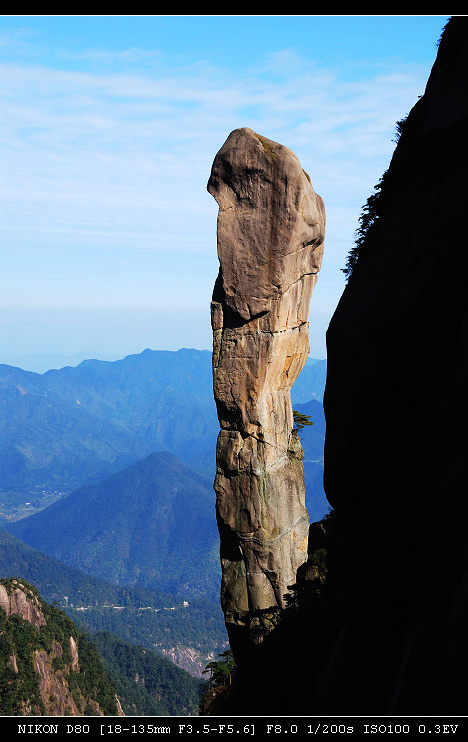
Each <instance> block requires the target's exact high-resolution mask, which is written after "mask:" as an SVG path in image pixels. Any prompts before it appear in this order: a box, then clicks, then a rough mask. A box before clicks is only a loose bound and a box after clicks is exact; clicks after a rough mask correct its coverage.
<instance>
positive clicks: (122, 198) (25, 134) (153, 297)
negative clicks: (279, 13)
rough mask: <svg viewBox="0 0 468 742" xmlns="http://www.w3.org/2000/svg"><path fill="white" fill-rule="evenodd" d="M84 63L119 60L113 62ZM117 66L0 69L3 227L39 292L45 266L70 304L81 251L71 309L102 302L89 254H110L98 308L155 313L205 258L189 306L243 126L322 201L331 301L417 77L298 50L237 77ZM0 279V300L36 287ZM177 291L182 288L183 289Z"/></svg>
mask: <svg viewBox="0 0 468 742" xmlns="http://www.w3.org/2000/svg"><path fill="white" fill-rule="evenodd" d="M83 56H84V57H86V59H87V61H88V62H89V61H90V60H91V61H92V60H96V59H97V58H99V61H100V62H103V61H105V62H106V64H108V65H110V66H111V65H112V62H113V54H112V53H111V52H102V53H101V52H99V51H96V50H90V51H89V52H87V53H86V54H85V55H83ZM123 58H126V60H127V61H128V60H131V63H132V65H133V67H132V73H131V74H130V73H124V72H121V73H114V72H113V73H107V74H105V73H103V72H102V66H100V68H99V70H100V71H99V72H92V71H90V70H89V69H87V71H73V70H67V69H62V70H60V69H52V68H48V67H46V66H39V65H35V66H32V65H3V66H1V67H0V86H1V89H2V91H3V93H2V95H3V103H2V118H1V121H0V147H1V157H2V170H1V176H0V178H1V180H0V198H1V201H2V209H1V211H0V232H1V234H2V242H3V245H4V249H7V250H8V247H10V248H11V249H14V250H15V256H16V257H15V259H16V261H20V259H21V263H22V265H23V266H25V267H26V269H25V273H27V265H28V262H29V264H30V265H31V271H32V270H33V268H34V271H36V272H37V274H36V281H39V282H40V280H41V279H40V272H41V270H43V271H44V275H45V276H46V277H47V285H48V287H49V290H50V292H51V293H53V285H54V280H56V282H57V291H56V300H57V301H58V300H59V298H58V297H60V300H62V301H63V300H64V288H63V287H64V283H63V276H64V274H65V272H66V267H67V264H68V263H69V264H70V266H71V268H76V254H74V253H73V251H74V250H75V252H76V251H79V254H80V256H81V260H82V266H81V273H80V272H77V273H76V275H77V280H76V281H74V280H73V273H72V272H71V271H70V274H69V278H68V279H67V281H66V292H65V293H66V294H67V296H68V299H69V301H70V302H73V301H75V302H76V303H80V302H88V303H91V304H93V302H94V303H99V302H102V300H103V296H102V295H101V296H99V295H98V293H99V290H102V280H101V279H100V277H99V275H97V274H96V271H102V269H103V262H102V260H97V259H96V255H104V256H105V260H107V265H108V280H107V279H106V280H107V283H106V289H105V298H106V301H109V302H111V301H112V293H113V292H114V293H115V295H116V296H118V295H119V293H120V294H122V292H123V289H124V287H125V292H126V296H127V301H130V302H131V300H132V296H133V297H134V301H135V302H136V303H138V305H141V302H147V303H148V304H149V305H159V304H158V302H159V303H161V302H162V303H164V302H167V301H169V298H170V297H168V292H167V290H166V285H167V275H168V273H169V272H170V270H172V274H173V275H174V276H175V277H177V274H178V272H179V273H182V272H183V270H182V269H181V263H180V261H181V259H182V260H183V257H181V256H184V255H185V256H192V257H195V256H200V257H203V260H201V261H200V273H199V274H198V275H197V273H196V270H197V268H196V265H194V268H193V273H192V276H191V277H192V290H193V291H194V296H197V299H196V300H197V301H198V297H199V290H198V289H197V285H198V286H199V287H201V288H202V289H203V291H205V290H206V285H205V275H206V271H207V263H206V260H209V261H211V262H209V266H210V269H212V270H214V267H215V264H216V255H215V249H216V248H215V234H214V233H215V221H216V205H215V203H214V201H213V199H212V198H211V197H210V196H209V195H208V194H207V192H206V182H207V180H208V177H209V173H210V168H211V163H212V161H213V158H214V156H215V155H216V152H217V150H218V148H219V147H220V146H221V145H222V144H223V142H224V140H225V139H226V137H227V136H228V134H229V133H230V131H231V130H232V129H234V128H236V127H238V126H250V127H251V128H253V129H256V130H258V131H259V132H261V133H262V134H264V135H265V136H267V137H270V138H272V139H276V140H277V141H280V142H282V143H283V144H285V145H286V146H288V147H290V148H291V149H293V150H294V151H295V152H296V154H297V155H298V156H299V158H300V159H301V162H302V164H303V167H304V168H305V169H306V170H307V171H308V172H309V174H310V176H311V178H312V182H313V185H314V187H315V189H316V190H317V192H318V193H320V195H322V196H323V197H324V199H325V202H326V206H327V212H328V228H327V253H326V255H327V256H328V257H326V260H325V264H324V277H323V279H321V280H322V281H326V280H328V279H327V277H326V276H327V271H328V268H327V267H326V266H327V261H329V265H330V271H332V272H333V271H334V273H333V276H334V277H333V276H332V277H331V278H330V281H331V283H332V284H333V286H334V288H333V291H332V293H333V292H335V294H334V295H336V291H337V290H338V289H336V288H335V286H336V281H337V279H336V273H337V272H339V267H341V266H343V265H344V262H345V255H346V253H347V251H348V250H349V248H350V247H351V244H350V243H351V241H352V238H353V234H354V230H355V228H356V226H357V217H358V214H359V210H360V208H361V206H362V205H363V203H365V200H366V198H367V196H368V195H370V191H371V190H372V188H373V186H374V185H375V183H376V182H377V181H378V179H379V177H380V175H381V174H382V172H383V171H384V169H386V167H387V166H388V162H389V158H390V156H391V152H392V151H393V147H394V145H393V143H392V142H391V138H392V134H393V131H394V126H395V122H396V120H397V119H398V118H401V117H402V116H404V115H405V114H406V113H407V112H408V111H409V109H410V108H411V107H412V105H413V104H414V103H415V102H416V99H417V96H418V95H420V94H421V93H422V92H423V85H424V84H425V79H424V75H425V71H424V70H422V69H421V68H418V67H417V66H408V65H407V66H401V67H398V65H397V64H394V65H392V69H391V70H389V69H383V68H376V69H368V68H365V69H364V68H363V69H360V70H359V71H358V72H359V74H358V77H357V78H356V79H355V80H353V79H351V77H352V76H351V70H350V68H349V67H348V68H345V69H344V71H342V72H340V70H336V69H322V68H321V67H320V65H318V64H317V63H311V62H308V61H306V60H304V59H301V58H300V56H298V55H297V54H296V53H295V52H294V51H285V52H282V53H280V54H276V55H270V56H269V57H268V58H265V60H264V64H263V65H259V66H258V67H257V68H256V69H250V70H248V71H245V72H244V73H243V74H242V75H241V74H239V73H236V74H234V73H233V72H231V71H229V70H226V69H219V68H215V67H213V66H210V65H207V64H204V63H203V64H202V63H200V64H195V65H192V66H179V67H172V68H167V67H164V65H163V63H162V61H161V58H160V55H158V54H156V53H150V54H148V53H146V52H143V51H140V50H138V49H129V50H128V52H125V53H124V54H120V55H119V59H120V61H122V59H123ZM139 60H141V61H142V62H143V63H144V64H143V66H142V68H141V70H140V71H139V72H137V71H136V64H137V63H138V61H139ZM33 254H36V258H34V259H33V257H32V256H33ZM135 255H138V256H139V257H138V260H136V262H135ZM144 255H147V256H148V257H147V259H146V260H145V259H144V257H142V256H144ZM155 255H160V256H164V261H165V263H164V271H160V272H159V273H160V275H161V277H162V278H161V279H160V281H164V282H165V285H162V283H161V284H160V285H158V270H157V269H156V265H155V263H154V256H155ZM37 256H39V257H37ZM58 256H60V258H59V257H58ZM161 259H162V258H161ZM151 261H153V262H151ZM168 261H172V262H171V263H170V262H169V263H168ZM41 263H42V267H41ZM58 263H60V268H58V267H57V266H58ZM12 264H14V261H13V260H10V261H9V262H8V265H9V266H10V270H12V267H11V266H12ZM169 264H170V265H171V268H168V267H167V266H168V265H169ZM104 265H105V263H104ZM130 269H131V270H132V280H131V281H129V280H128V275H129V271H130ZM137 269H138V270H137ZM135 271H136V272H135ZM138 271H139V273H138ZM201 271H203V274H202V272H201ZM31 275H32V272H31ZM83 275H84V276H86V275H87V276H88V279H89V280H88V281H85V282H84V281H83ZM3 280H4V288H3V297H2V302H3V303H4V304H6V305H8V303H9V302H10V305H11V304H13V303H14V302H15V301H18V296H23V295H25V294H27V293H28V292H31V291H34V281H33V280H32V279H31V280H28V281H26V279H25V281H24V282H23V284H22V283H21V280H22V279H21V276H20V275H17V276H16V279H15V281H10V280H9V276H8V272H7V273H5V272H3ZM43 280H45V278H44V279H43ZM210 280H211V279H210ZM60 281H61V282H62V283H61V284H60V288H59V282H60ZM197 282H198V284H197ZM129 284H131V285H130V289H129ZM12 287H14V290H15V291H16V295H15V296H16V298H15V297H14V296H13V294H12ZM21 287H22V288H21ZM180 290H181V291H183V292H189V291H190V290H191V289H190V282H188V281H183V282H182V283H181V287H180ZM18 291H19V294H18ZM93 291H94V292H95V295H94V296H93ZM129 291H130V296H129ZM171 291H172V292H173V291H174V288H173V287H172V289H171ZM324 294H326V291H325V289H324ZM207 300H209V297H208V299H207ZM330 309H331V310H332V307H331V308H330Z"/></svg>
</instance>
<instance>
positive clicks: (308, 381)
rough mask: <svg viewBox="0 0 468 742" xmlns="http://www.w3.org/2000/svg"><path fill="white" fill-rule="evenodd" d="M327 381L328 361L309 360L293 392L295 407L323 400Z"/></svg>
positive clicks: (292, 397)
mask: <svg viewBox="0 0 468 742" xmlns="http://www.w3.org/2000/svg"><path fill="white" fill-rule="evenodd" d="M326 379H327V362H326V360H316V359H311V358H309V359H308V360H307V363H306V365H305V366H304V368H303V369H302V371H301V373H300V374H299V378H298V379H297V381H296V383H295V384H294V386H293V388H292V391H291V399H292V403H293V405H296V404H304V403H305V402H309V401H310V400H311V399H316V400H318V401H319V402H321V401H322V400H323V393H324V391H325V382H326Z"/></svg>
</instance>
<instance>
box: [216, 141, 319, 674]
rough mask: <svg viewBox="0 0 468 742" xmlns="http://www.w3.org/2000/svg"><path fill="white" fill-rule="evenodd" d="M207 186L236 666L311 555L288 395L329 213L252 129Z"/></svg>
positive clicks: (225, 571)
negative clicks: (213, 221)
mask: <svg viewBox="0 0 468 742" xmlns="http://www.w3.org/2000/svg"><path fill="white" fill-rule="evenodd" d="M208 190H209V192H210V193H211V194H212V195H213V196H214V198H215V199H216V201H217V203H218V205H219V214H218V226H217V232H218V257H219V261H220V270H219V275H218V278H217V281H216V284H215V287H214V291H213V299H212V305H211V309H212V315H211V316H212V328H213V380H214V395H215V400H216V405H217V411H218V418H219V422H220V426H221V431H220V433H219V437H218V443H217V452H216V460H217V474H216V479H215V485H214V487H215V491H216V495H217V516H218V523H219V530H220V537H221V562H222V591H221V592H222V594H221V601H222V607H223V610H224V614H225V619H226V625H227V627H228V631H229V636H230V642H231V647H232V649H233V652H234V653H235V654H237V660H238V661H239V659H240V656H241V654H242V649H241V647H242V646H244V647H245V642H246V641H250V640H252V641H254V642H258V641H261V639H262V637H263V636H264V635H265V634H266V633H268V632H269V631H270V630H271V628H272V627H273V626H274V625H275V624H276V622H277V619H278V613H279V612H280V611H281V610H282V609H283V608H284V606H285V596H286V595H287V594H288V588H289V586H290V585H291V584H293V583H294V582H295V579H296V572H297V569H298V567H299V566H300V565H301V564H302V563H303V562H304V561H305V559H306V558H307V535H308V527H309V519H308V514H307V511H306V508H305V488H304V473H303V466H302V457H303V453H302V447H301V444H300V440H299V438H298V436H297V433H296V431H294V429H293V428H294V424H293V413H292V407H291V397H290V390H291V387H292V385H293V383H294V381H295V380H296V379H297V377H298V375H299V373H300V371H301V369H302V368H303V366H304V364H305V361H306V359H307V356H308V353H309V335H308V327H309V326H308V313H309V304H310V300H311V296H312V291H313V288H314V286H315V283H316V281H317V274H318V272H319V270H320V266H321V261H322V254H323V241H324V232H325V211H324V205H323V201H322V199H321V198H320V197H319V196H317V195H316V193H315V192H314V189H313V187H312V184H311V182H310V178H309V176H308V175H307V173H305V172H304V170H303V169H302V167H301V165H300V162H299V160H298V159H297V157H296V156H295V154H294V153H293V152H291V150H289V149H288V148H286V147H284V146H282V145H280V144H277V143H276V142H273V141H271V140H269V139H266V138H264V137H262V136H259V135H258V134H256V133H255V132H254V131H252V130H251V129H247V128H243V129H237V130H235V131H233V132H232V133H231V134H230V136H229V137H228V139H227V140H226V142H225V144H224V145H223V147H222V148H221V149H220V151H219V152H218V154H217V155H216V158H215V160H214V162H213V167H212V171H211V176H210V179H209V182H208ZM247 636H248V639H247Z"/></svg>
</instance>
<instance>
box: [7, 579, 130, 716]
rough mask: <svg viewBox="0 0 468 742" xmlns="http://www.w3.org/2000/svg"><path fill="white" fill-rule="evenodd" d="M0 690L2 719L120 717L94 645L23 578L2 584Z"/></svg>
mask: <svg viewBox="0 0 468 742" xmlns="http://www.w3.org/2000/svg"><path fill="white" fill-rule="evenodd" d="M0 690H1V692H0V714H1V715H7V716H15V715H21V716H30V715H33V716H59V715H60V716H61V715H70V716H82V715H89V716H103V715H112V716H116V715H121V714H122V712H121V708H120V703H119V701H118V698H117V689H116V686H115V685H114V683H113V682H112V681H111V680H109V677H108V676H107V674H106V672H105V670H104V667H103V665H102V663H101V661H100V659H99V656H98V654H97V652H96V650H95V649H94V647H93V646H92V644H90V643H89V642H88V640H87V639H86V638H85V637H84V635H83V634H82V633H81V632H80V631H79V630H78V629H77V627H76V626H75V624H74V623H73V621H71V620H70V619H69V618H68V617H67V616H66V615H65V614H64V613H63V612H62V611H60V610H59V609H58V608H56V607H55V606H51V605H49V604H48V603H46V602H45V601H44V600H42V598H41V597H40V595H39V593H38V591H37V589H36V588H35V587H33V586H32V585H30V584H28V583H27V582H26V581H25V580H22V579H14V578H12V579H7V580H0Z"/></svg>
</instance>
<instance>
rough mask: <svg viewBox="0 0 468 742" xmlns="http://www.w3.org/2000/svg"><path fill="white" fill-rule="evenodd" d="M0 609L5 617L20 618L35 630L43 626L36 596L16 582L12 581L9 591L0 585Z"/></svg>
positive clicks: (42, 618)
mask: <svg viewBox="0 0 468 742" xmlns="http://www.w3.org/2000/svg"><path fill="white" fill-rule="evenodd" d="M0 607H1V608H3V610H4V611H5V613H6V614H7V616H10V615H12V614H15V615H17V616H21V618H23V619H24V620H25V621H28V622H29V623H30V624H32V625H33V626H35V627H36V628H40V627H41V626H44V625H45V618H44V614H43V612H42V608H41V605H40V601H39V599H38V597H37V595H35V594H34V593H33V592H32V591H30V590H28V589H27V588H25V587H24V585H22V584H21V583H20V582H18V580H12V583H11V589H10V590H7V588H6V587H5V585H2V584H1V583H0Z"/></svg>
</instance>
